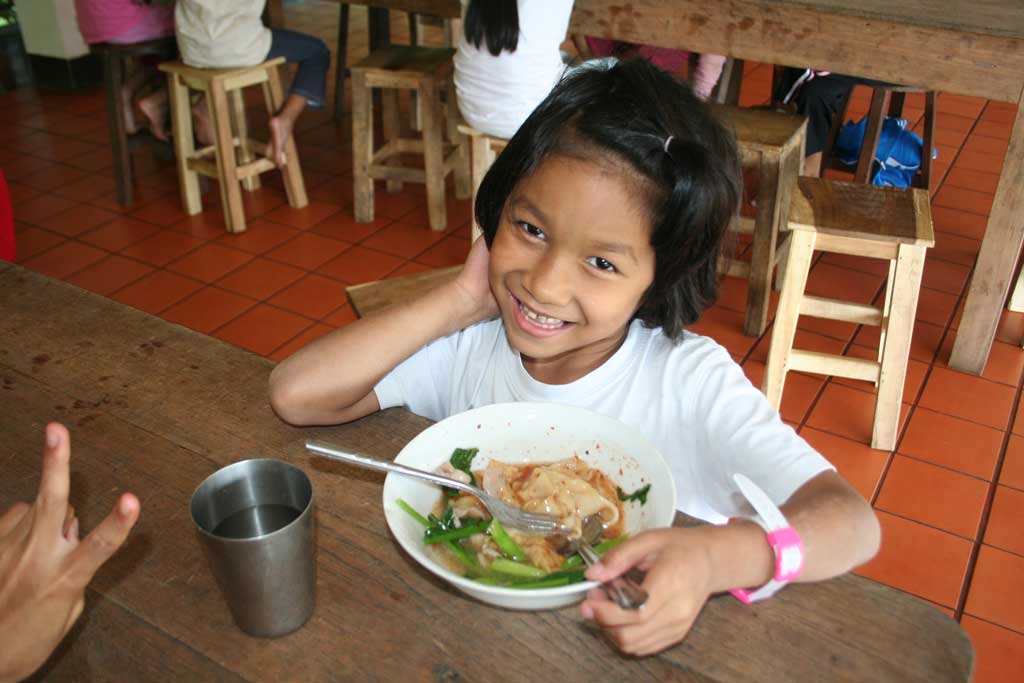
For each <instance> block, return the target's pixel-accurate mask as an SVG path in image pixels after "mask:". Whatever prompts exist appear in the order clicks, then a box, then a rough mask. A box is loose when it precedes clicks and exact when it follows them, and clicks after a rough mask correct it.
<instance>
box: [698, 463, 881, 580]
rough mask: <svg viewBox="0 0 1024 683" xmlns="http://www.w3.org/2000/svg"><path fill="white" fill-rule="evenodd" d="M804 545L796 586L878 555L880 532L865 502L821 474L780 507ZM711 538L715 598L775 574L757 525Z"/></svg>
mask: <svg viewBox="0 0 1024 683" xmlns="http://www.w3.org/2000/svg"><path fill="white" fill-rule="evenodd" d="M780 509H781V510H782V514H783V515H785V517H786V521H788V522H789V524H790V526H792V527H793V528H794V529H796V531H797V533H798V534H799V535H800V539H801V540H802V541H803V544H804V568H803V571H802V572H801V574H800V578H798V579H797V582H806V581H821V580H822V579H829V578H832V577H833V576H838V575H839V574H843V573H844V572H848V571H850V570H851V569H853V568H854V567H857V566H860V565H862V564H864V563H865V562H867V561H868V560H870V559H871V558H872V557H874V556H875V553H877V552H878V547H879V544H880V542H881V530H880V528H879V525H878V518H877V517H876V516H875V513H874V511H873V510H872V509H871V506H870V505H869V504H868V502H867V501H866V500H864V498H863V497H861V495H860V494H859V493H857V491H856V490H855V489H854V488H853V487H852V486H850V485H849V484H848V483H846V481H844V480H843V479H842V478H841V477H840V476H839V475H838V474H836V473H835V472H822V473H821V474H819V475H818V476H816V477H814V478H813V479H811V480H810V481H808V482H807V483H806V484H804V485H803V486H801V487H800V488H799V489H797V490H796V492H795V493H794V494H793V495H792V496H791V497H790V499H789V500H788V501H786V503H785V505H783V506H782V507H781V508H780ZM711 528H712V529H715V530H718V532H719V533H716V534H714V535H712V536H710V537H709V543H708V544H707V551H708V561H709V563H710V565H711V569H712V571H713V574H712V576H713V577H714V583H713V585H712V590H711V592H712V593H719V592H723V591H727V590H730V589H732V588H756V587H759V586H762V585H764V584H765V583H767V582H768V579H770V578H771V577H772V575H774V573H775V556H774V554H773V553H772V549H771V547H770V546H769V545H768V540H767V537H766V535H765V532H764V530H763V529H762V528H761V527H759V526H758V525H757V524H754V523H753V522H748V521H744V522H740V523H734V524H729V525H727V526H724V527H711Z"/></svg>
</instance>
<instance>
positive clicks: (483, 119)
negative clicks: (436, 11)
mask: <svg viewBox="0 0 1024 683" xmlns="http://www.w3.org/2000/svg"><path fill="white" fill-rule="evenodd" d="M467 4H468V0H462V14H463V17H465V14H466V5H467ZM517 9H518V11H519V43H518V44H517V45H516V50H515V52H509V51H508V50H503V51H502V53H501V54H500V55H498V56H497V57H495V56H494V55H492V54H491V53H490V52H488V51H487V42H486V41H482V42H481V43H480V47H479V48H477V47H476V46H474V45H473V44H472V43H470V42H468V41H467V40H466V34H465V32H463V34H462V35H460V36H459V46H458V50H457V51H456V53H455V91H456V94H457V95H458V98H459V111H461V112H462V117H463V118H464V119H465V120H466V123H468V124H469V125H471V126H472V127H473V128H476V129H477V130H479V131H482V132H484V133H487V134H488V135H494V136H497V137H501V138H510V137H512V135H514V134H515V132H516V131H517V130H518V129H519V126H520V125H522V123H523V121H525V120H526V117H527V116H529V115H530V113H531V112H533V110H534V109H535V108H536V107H537V105H538V104H540V101H541V100H543V99H544V98H545V97H547V94H548V93H549V92H551V88H553V87H554V86H555V84H556V83H557V82H558V79H559V78H561V76H562V72H563V71H565V64H564V63H563V62H562V56H561V53H560V52H559V46H560V45H561V44H562V43H563V42H564V41H565V37H566V33H567V32H568V30H569V15H571V14H572V0H519V2H518V4H517Z"/></svg>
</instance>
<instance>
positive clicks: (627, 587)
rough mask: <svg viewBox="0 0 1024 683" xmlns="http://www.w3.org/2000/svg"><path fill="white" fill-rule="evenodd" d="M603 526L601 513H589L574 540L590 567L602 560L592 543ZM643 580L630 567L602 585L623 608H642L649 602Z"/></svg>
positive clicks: (577, 549)
mask: <svg viewBox="0 0 1024 683" xmlns="http://www.w3.org/2000/svg"><path fill="white" fill-rule="evenodd" d="M602 528H603V527H602V523H601V517H600V515H597V514H593V515H588V516H587V517H585V518H584V519H583V533H582V534H581V535H580V537H579V538H578V539H576V540H575V542H574V546H575V548H574V549H575V550H576V552H577V553H578V554H579V556H580V557H582V558H583V561H584V562H585V563H586V564H587V566H588V567H593V566H594V565H595V564H597V563H598V562H600V560H601V556H600V555H598V554H597V551H596V550H594V548H593V546H591V543H593V542H594V541H595V540H597V538H598V537H599V536H600V535H601V530H602ZM642 580H643V577H642V576H640V575H639V572H638V571H637V570H635V569H630V570H629V571H628V572H626V573H625V574H623V575H622V576H617V577H615V578H614V579H612V580H611V581H607V582H605V583H603V584H601V587H602V588H604V592H605V593H607V594H608V597H609V598H611V599H612V600H614V601H615V603H616V604H617V605H618V606H619V607H621V608H622V609H640V608H641V607H643V606H644V603H645V602H647V591H645V590H644V589H643V588H641V587H640V581H642Z"/></svg>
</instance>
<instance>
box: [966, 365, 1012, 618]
mask: <svg viewBox="0 0 1024 683" xmlns="http://www.w3.org/2000/svg"><path fill="white" fill-rule="evenodd" d="M1022 394H1024V377H1022V378H1021V381H1020V382H1019V383H1018V385H1017V394H1016V396H1015V400H1014V402H1013V406H1012V407H1011V409H1010V417H1009V420H1008V421H1007V425H1006V432H1005V434H1004V435H1003V444H1002V447H1001V448H1000V449H999V455H998V456H997V457H996V465H995V468H994V469H993V471H992V483H991V484H990V485H989V490H988V494H987V495H986V496H985V505H984V507H983V508H982V510H981V519H980V520H979V521H978V538H977V540H976V541H975V542H974V544H973V546H972V547H971V554H970V557H969V558H968V563H967V571H966V572H965V574H964V580H963V584H962V586H961V590H960V599H959V600H958V601H957V605H956V611H955V616H956V620H957V621H960V620H961V619H962V618H963V615H964V609H965V607H966V606H967V596H968V594H969V593H970V588H971V582H972V581H973V580H974V570H975V568H976V567H977V562H978V555H979V554H980V553H981V546H982V545H984V538H985V532H986V531H987V530H988V522H989V518H990V516H991V514H992V503H993V501H994V500H995V496H996V490H997V488H998V486H999V476H1000V475H1001V474H1002V471H1003V463H1004V462H1005V461H1006V451H1007V450H1008V448H1009V445H1010V438H1011V437H1012V436H1013V424H1014V421H1015V420H1016V419H1017V412H1018V410H1019V408H1020V400H1021V395H1022ZM992 547H996V546H992ZM1007 552H1012V551H1007ZM1013 554H1014V555H1016V553H1013Z"/></svg>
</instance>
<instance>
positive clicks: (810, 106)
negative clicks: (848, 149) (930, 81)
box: [772, 67, 892, 156]
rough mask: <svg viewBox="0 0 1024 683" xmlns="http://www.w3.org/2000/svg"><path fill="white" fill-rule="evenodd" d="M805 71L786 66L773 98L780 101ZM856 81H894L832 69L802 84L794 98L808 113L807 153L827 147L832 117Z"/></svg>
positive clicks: (800, 111)
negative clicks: (831, 71) (847, 74)
mask: <svg viewBox="0 0 1024 683" xmlns="http://www.w3.org/2000/svg"><path fill="white" fill-rule="evenodd" d="M803 72H804V69H794V68H792V67H786V69H785V70H784V71H783V73H782V78H781V79H780V80H781V82H780V83H777V84H776V90H775V92H774V93H773V97H772V100H773V101H776V102H781V101H782V98H783V97H785V96H786V93H788V92H789V89H790V88H792V87H793V84H794V83H796V81H797V79H798V78H800V76H801V74H803ZM855 85H867V86H884V85H892V84H891V83H886V82H884V81H874V80H871V79H870V78H857V77H856V76H844V75H843V74H835V73H833V74H829V75H827V76H815V77H814V78H813V79H812V80H810V81H808V82H806V83H804V84H803V85H802V86H800V89H799V90H798V91H797V93H796V95H794V99H795V100H796V107H797V113H798V114H804V115H805V116H807V149H806V151H805V154H806V155H807V156H810V155H812V154H814V153H816V152H820V151H822V150H823V149H824V148H825V142H826V141H827V140H828V131H829V128H830V127H831V126H832V119H833V117H835V115H836V114H837V113H839V108H840V107H841V106H842V104H843V100H844V99H845V98H846V97H847V96H848V95H849V92H850V91H851V90H852V89H853V86H855Z"/></svg>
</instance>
